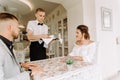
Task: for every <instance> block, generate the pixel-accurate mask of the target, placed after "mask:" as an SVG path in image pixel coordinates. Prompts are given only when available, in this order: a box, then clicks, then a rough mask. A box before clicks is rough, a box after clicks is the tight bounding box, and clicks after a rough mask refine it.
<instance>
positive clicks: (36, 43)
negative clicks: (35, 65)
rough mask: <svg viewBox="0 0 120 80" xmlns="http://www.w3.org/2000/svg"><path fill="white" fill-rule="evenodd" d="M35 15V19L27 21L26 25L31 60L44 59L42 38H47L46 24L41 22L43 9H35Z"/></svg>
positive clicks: (44, 47) (43, 15)
mask: <svg viewBox="0 0 120 80" xmlns="http://www.w3.org/2000/svg"><path fill="white" fill-rule="evenodd" d="M35 17H36V20H32V21H29V22H28V25H27V33H28V35H27V37H28V40H30V41H31V45H30V60H31V61H35V60H41V59H46V45H45V43H44V41H43V40H42V38H49V36H48V26H47V25H45V24H44V23H43V21H44V18H45V11H44V10H43V9H42V8H38V9H36V12H35Z"/></svg>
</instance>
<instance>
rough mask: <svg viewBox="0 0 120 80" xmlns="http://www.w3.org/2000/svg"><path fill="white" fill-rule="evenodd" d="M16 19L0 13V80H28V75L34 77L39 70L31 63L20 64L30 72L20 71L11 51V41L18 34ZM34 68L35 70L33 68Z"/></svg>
mask: <svg viewBox="0 0 120 80" xmlns="http://www.w3.org/2000/svg"><path fill="white" fill-rule="evenodd" d="M18 26H19V24H18V19H17V18H16V17H15V16H14V15H12V14H9V13H0V80H30V74H31V75H35V74H36V73H37V72H38V71H39V69H38V68H37V65H35V64H32V63H21V66H22V67H24V68H29V69H31V70H32V72H31V73H30V71H28V72H27V71H24V72H22V71H21V66H20V65H19V63H18V62H17V60H16V57H15V55H14V53H13V51H12V47H13V46H12V41H13V39H16V38H17V37H18V34H19V28H18ZM34 67H36V68H34Z"/></svg>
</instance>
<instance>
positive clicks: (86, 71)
mask: <svg viewBox="0 0 120 80" xmlns="http://www.w3.org/2000/svg"><path fill="white" fill-rule="evenodd" d="M65 59H66V57H56V58H52V59H46V60H39V61H34V63H37V64H39V66H40V67H42V68H44V72H42V73H38V74H36V75H35V76H34V77H33V78H34V80H100V77H99V76H98V71H96V69H97V68H96V66H95V65H92V64H90V63H86V62H80V61H77V60H74V63H73V64H72V65H70V67H71V68H68V67H67V64H66V63H65V61H64V60H65Z"/></svg>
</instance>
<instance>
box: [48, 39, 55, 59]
mask: <svg viewBox="0 0 120 80" xmlns="http://www.w3.org/2000/svg"><path fill="white" fill-rule="evenodd" d="M47 56H48V58H53V57H55V43H54V41H52V42H51V43H50V44H49V45H48V52H47Z"/></svg>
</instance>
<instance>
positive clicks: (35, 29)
mask: <svg viewBox="0 0 120 80" xmlns="http://www.w3.org/2000/svg"><path fill="white" fill-rule="evenodd" d="M38 23H39V22H38V21H37V20H31V21H29V22H28V24H27V31H28V30H31V31H32V33H33V35H40V34H48V26H47V25H45V24H43V25H38ZM30 41H31V42H34V41H38V40H30ZM44 47H45V45H44ZM46 47H47V46H46Z"/></svg>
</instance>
